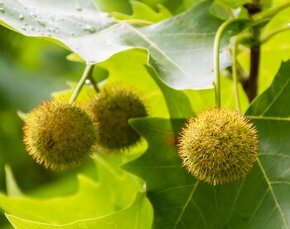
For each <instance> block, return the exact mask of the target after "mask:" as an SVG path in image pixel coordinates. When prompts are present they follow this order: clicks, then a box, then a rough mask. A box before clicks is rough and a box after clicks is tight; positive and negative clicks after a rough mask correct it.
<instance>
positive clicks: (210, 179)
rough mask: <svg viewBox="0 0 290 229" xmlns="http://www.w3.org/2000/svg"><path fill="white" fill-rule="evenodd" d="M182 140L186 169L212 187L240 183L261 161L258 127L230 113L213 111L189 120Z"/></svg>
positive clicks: (182, 153)
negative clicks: (257, 162) (259, 159)
mask: <svg viewBox="0 0 290 229" xmlns="http://www.w3.org/2000/svg"><path fill="white" fill-rule="evenodd" d="M179 140H180V143H179V151H178V154H179V155H180V157H181V159H182V161H183V165H184V166H185V167H186V169H187V170H188V171H189V172H190V173H191V174H192V175H193V176H195V177H196V178H197V179H198V180H200V181H203V182H207V183H209V184H212V185H217V184H224V183H228V182H232V181H236V180H239V179H240V178H242V177H244V176H245V175H246V174H247V173H248V172H249V170H250V169H251V168H252V167H253V165H254V164H255V163H256V161H257V158H258V137H257V131H256V129H255V127H254V126H253V124H251V123H250V121H249V120H248V119H247V118H245V117H244V116H243V115H241V114H240V113H238V112H235V111H231V110H229V109H223V108H221V109H217V108H215V109H210V110H206V111H204V112H201V113H199V114H198V115H197V116H196V117H192V118H190V119H189V120H188V122H187V124H186V125H185V127H184V128H183V129H182V132H181V137H180V139H179Z"/></svg>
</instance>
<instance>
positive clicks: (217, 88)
mask: <svg viewBox="0 0 290 229" xmlns="http://www.w3.org/2000/svg"><path fill="white" fill-rule="evenodd" d="M242 21H248V19H243V18H234V19H230V20H227V21H225V22H224V23H223V24H221V26H220V27H219V28H218V30H217V33H216V35H215V39H214V72H215V83H214V87H215V99H216V107H217V108H220V107H221V89H220V56H219V55H220V44H221V38H222V35H223V34H224V32H225V30H226V29H227V27H228V26H230V25H231V24H233V23H236V22H242Z"/></svg>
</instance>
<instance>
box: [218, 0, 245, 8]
mask: <svg viewBox="0 0 290 229" xmlns="http://www.w3.org/2000/svg"><path fill="white" fill-rule="evenodd" d="M216 2H217V3H220V4H223V5H227V6H230V7H232V8H233V9H235V8H237V7H240V6H242V5H243V4H245V3H247V2H249V1H248V0H216Z"/></svg>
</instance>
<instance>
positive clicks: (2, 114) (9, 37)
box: [0, 27, 83, 228]
mask: <svg viewBox="0 0 290 229" xmlns="http://www.w3.org/2000/svg"><path fill="white" fill-rule="evenodd" d="M68 54H69V51H67V50H65V49H62V48H60V47H59V46H57V45H55V44H53V43H51V42H47V41H46V40H44V39H38V38H27V37H24V36H22V35H20V34H17V33H15V32H12V31H10V30H8V29H6V28H3V27H0V191H1V192H6V187H5V172H4V165H5V164H7V165H9V166H10V167H11V169H12V171H13V173H14V176H15V179H16V181H17V183H18V184H19V186H20V188H21V189H22V190H23V191H24V192H25V193H29V192H31V191H32V190H35V189H37V188H38V187H41V186H43V185H44V184H47V183H48V182H51V181H53V180H56V179H58V178H59V177H61V176H64V172H63V173H55V172H50V171H48V170H45V169H44V168H42V167H41V166H38V165H37V164H36V163H35V162H34V161H33V160H32V159H31V157H30V156H28V155H27V153H26V151H25V149H24V146H23V143H22V125H23V122H22V120H21V119H20V118H19V116H18V115H17V112H18V111H21V112H29V111H30V110H31V109H32V108H33V107H34V106H36V105H38V104H39V103H41V102H42V101H44V100H46V99H49V97H50V94H51V93H52V92H53V91H57V90H62V89H66V88H68V86H67V85H66V82H67V81H70V80H77V79H78V78H79V77H80V75H81V73H82V71H83V65H82V64H79V63H75V62H70V61H67V60H66V56H67V55H68ZM5 224H6V219H5V217H4V215H3V214H1V215H0V228H6V226H5ZM7 228H8V226H7Z"/></svg>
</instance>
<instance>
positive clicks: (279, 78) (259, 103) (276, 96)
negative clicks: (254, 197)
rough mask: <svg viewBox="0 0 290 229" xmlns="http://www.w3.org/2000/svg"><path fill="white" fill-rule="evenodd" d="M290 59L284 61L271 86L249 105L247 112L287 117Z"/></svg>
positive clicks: (289, 89) (252, 114)
mask: <svg viewBox="0 0 290 229" xmlns="http://www.w3.org/2000/svg"><path fill="white" fill-rule="evenodd" d="M289 72H290V61H289V60H288V61H287V62H282V64H281V66H280V69H279V71H278V72H277V74H276V76H275V80H274V81H273V83H272V84H271V86H270V87H269V88H268V89H267V90H266V91H265V92H264V93H263V94H261V95H260V96H259V97H258V98H257V99H256V100H255V102H254V103H253V104H252V105H251V106H250V107H249V109H248V111H247V114H248V115H251V116H262V117H268V116H269V117H279V118H287V117H289V115H290V111H289V109H287V108H288V107H289V101H288V98H289V91H290V78H289V77H286V76H287V75H289Z"/></svg>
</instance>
